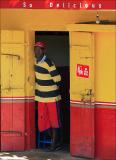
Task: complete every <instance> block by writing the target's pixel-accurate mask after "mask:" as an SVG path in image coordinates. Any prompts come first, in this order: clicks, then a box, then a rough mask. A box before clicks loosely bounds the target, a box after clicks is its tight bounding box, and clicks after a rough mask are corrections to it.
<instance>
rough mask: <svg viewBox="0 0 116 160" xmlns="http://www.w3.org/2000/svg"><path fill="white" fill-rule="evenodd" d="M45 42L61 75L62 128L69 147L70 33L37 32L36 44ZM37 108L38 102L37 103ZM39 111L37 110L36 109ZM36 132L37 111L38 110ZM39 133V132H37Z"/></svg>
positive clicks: (65, 142) (49, 55) (65, 141)
mask: <svg viewBox="0 0 116 160" xmlns="http://www.w3.org/2000/svg"><path fill="white" fill-rule="evenodd" d="M37 41H44V42H45V43H46V54H47V55H48V57H49V58H50V59H52V60H53V61H54V62H55V64H56V67H57V69H58V71H59V73H60V75H61V78H62V83H61V88H60V89H61V96H62V102H61V103H62V105H61V111H62V126H63V133H62V138H63V143H64V145H66V146H69V143H70V95H69V87H70V78H69V77H70V75H69V33H68V32H56V31H55V32H51V31H49V32H48V31H44V32H43V31H42V32H38V31H36V32H35V42H37ZM36 106H37V102H36ZM36 109H37V108H36ZM36 130H38V129H37V110H36ZM37 132H38V131H37Z"/></svg>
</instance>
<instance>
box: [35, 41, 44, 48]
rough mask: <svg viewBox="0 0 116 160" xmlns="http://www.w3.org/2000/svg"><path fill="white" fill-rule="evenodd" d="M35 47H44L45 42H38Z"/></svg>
mask: <svg viewBox="0 0 116 160" xmlns="http://www.w3.org/2000/svg"><path fill="white" fill-rule="evenodd" d="M34 46H35V47H41V48H44V47H45V43H44V42H36V43H35V45H34Z"/></svg>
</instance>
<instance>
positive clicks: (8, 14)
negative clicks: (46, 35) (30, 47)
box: [1, 9, 116, 30]
mask: <svg viewBox="0 0 116 160" xmlns="http://www.w3.org/2000/svg"><path fill="white" fill-rule="evenodd" d="M96 12H97V11H79V10H77V11H76V10H47V9H46V10H39V9H38V10H37V9H35V10H34V9H33V10H31V9H27V10H24V9H1V28H2V29H23V30H66V25H67V24H70V23H78V22H81V21H91V20H95V18H96ZM99 15H100V19H102V20H103V19H107V20H115V19H116V12H115V11H99Z"/></svg>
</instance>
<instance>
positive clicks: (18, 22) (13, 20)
mask: <svg viewBox="0 0 116 160" xmlns="http://www.w3.org/2000/svg"><path fill="white" fill-rule="evenodd" d="M99 15H100V19H101V20H116V12H115V11H99ZM0 18H1V21H0V22H1V29H3V30H5V29H7V30H24V31H25V44H26V59H27V60H26V81H27V83H26V85H27V90H26V92H27V93H26V95H27V96H31V95H33V94H34V88H33V84H34V72H33V62H34V61H33V60H34V56H33V44H34V40H35V37H34V31H36V30H37V31H40V30H43V31H50V30H52V31H65V30H68V29H67V24H73V23H78V22H82V21H93V20H95V18H96V11H74V10H31V9H29V10H24V9H1V14H0ZM103 27H104V28H108V27H107V25H106V26H103ZM80 28H81V26H80ZM75 29H76V28H75ZM85 29H86V27H85ZM90 29H91V30H92V27H90ZM95 30H96V29H95ZM73 31H75V30H73ZM78 31H81V30H80V29H78ZM94 32H95V31H94ZM104 42H105V43H104ZM110 42H111V43H110ZM95 44H96V50H95V56H96V58H95V63H96V64H95V65H96V68H95V78H96V81H95V90H96V100H97V101H112V102H114V101H115V100H116V97H115V96H116V94H115V87H116V86H115V78H114V77H115V72H116V70H115V65H116V64H115V61H114V60H115V58H116V56H115V50H114V49H115V38H114V33H101V31H100V33H97V34H96V35H95ZM110 49H111V50H110ZM111 70H112V71H111ZM106 71H107V72H106ZM109 82H110V83H109ZM110 84H111V86H110ZM109 91H110V92H109ZM110 93H111V94H110Z"/></svg>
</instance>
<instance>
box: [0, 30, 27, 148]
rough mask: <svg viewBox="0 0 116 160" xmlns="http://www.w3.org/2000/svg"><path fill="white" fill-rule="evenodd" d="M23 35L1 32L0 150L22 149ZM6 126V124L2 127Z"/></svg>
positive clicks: (23, 144) (19, 32)
mask: <svg viewBox="0 0 116 160" xmlns="http://www.w3.org/2000/svg"><path fill="white" fill-rule="evenodd" d="M24 96H25V47H24V32H23V31H2V32H1V150H4V151H5V150H11V151H13V150H24V148H25V102H24V101H21V99H22V97H24ZM6 122H7V123H6Z"/></svg>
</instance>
